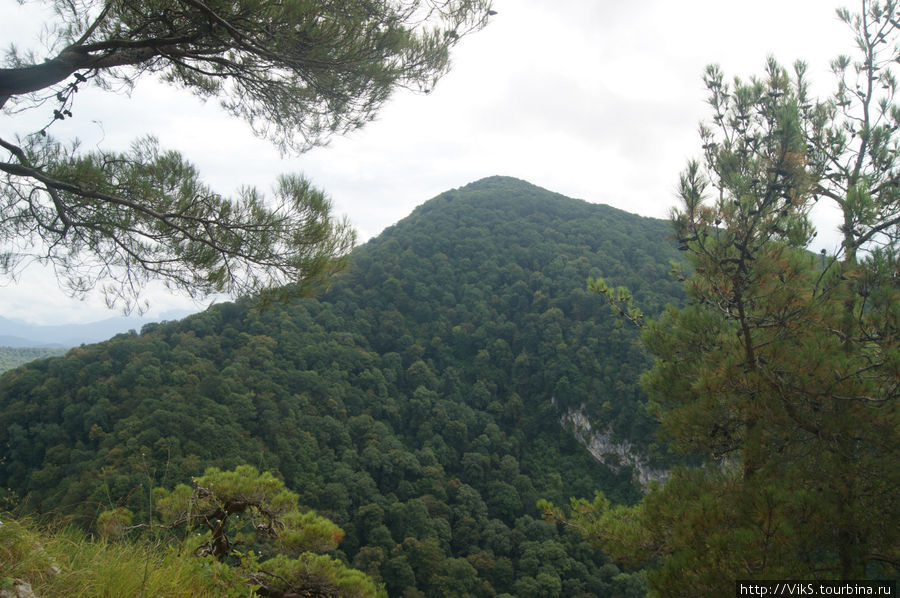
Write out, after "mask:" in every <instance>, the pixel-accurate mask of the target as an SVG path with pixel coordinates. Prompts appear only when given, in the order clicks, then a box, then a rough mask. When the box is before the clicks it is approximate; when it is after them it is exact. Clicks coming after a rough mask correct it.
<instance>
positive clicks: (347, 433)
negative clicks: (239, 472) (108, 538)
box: [0, 177, 680, 598]
mask: <svg viewBox="0 0 900 598" xmlns="http://www.w3.org/2000/svg"><path fill="white" fill-rule="evenodd" d="M668 235H669V228H668V224H667V223H665V222H663V221H659V220H652V219H647V218H640V217H637V216H633V215H630V214H627V213H624V212H622V211H619V210H615V209H613V208H610V207H606V206H601V205H594V204H588V203H586V202H583V201H579V200H574V199H569V198H566V197H563V196H560V195H557V194H554V193H550V192H548V191H546V190H543V189H540V188H538V187H535V186H533V185H530V184H528V183H525V182H522V181H518V180H515V179H510V178H503V177H492V178H488V179H484V180H481V181H478V182H476V183H472V184H470V185H468V186H466V187H462V188H459V189H456V190H452V191H448V192H446V193H443V194H441V195H439V196H438V197H436V198H434V199H432V200H430V201H428V202H426V203H425V204H423V205H422V206H420V207H418V208H417V209H416V210H415V211H414V212H413V213H412V214H411V215H410V216H409V217H407V218H406V219H404V220H402V221H401V222H399V223H398V224H396V225H395V226H393V227H391V228H389V229H387V230H386V231H384V233H383V234H381V235H380V236H379V237H378V238H376V239H374V240H372V241H370V242H369V243H367V244H365V245H363V246H361V247H359V248H357V249H356V250H355V252H354V253H353V256H352V260H351V266H350V268H349V269H348V271H346V272H345V273H343V274H341V275H340V276H339V277H338V278H337V279H336V280H335V282H334V284H333V285H332V287H331V288H330V290H329V291H328V292H326V293H325V294H323V295H322V296H320V297H318V298H312V299H304V300H301V301H298V302H295V303H292V304H290V305H283V304H275V305H271V306H269V307H266V308H259V307H258V306H256V305H255V304H254V303H253V302H251V301H244V302H237V303H226V304H221V305H216V306H213V307H211V308H210V309H209V310H207V311H206V312H204V313H201V314H196V315H194V316H191V317H188V318H186V319H184V320H182V321H178V322H170V323H166V324H161V325H147V326H145V327H144V328H143V329H142V330H141V332H140V333H135V334H123V335H119V336H117V337H114V338H113V339H111V340H109V341H107V342H104V343H100V344H96V345H90V346H83V347H79V348H76V349H72V350H71V351H69V352H68V353H67V354H66V355H65V356H64V357H60V358H51V359H45V360H42V361H37V362H34V363H32V364H30V365H27V366H23V367H19V368H17V369H15V370H12V371H9V372H7V373H6V374H5V375H3V377H2V378H0V451H2V452H0V462H2V463H3V467H2V468H0V487H2V488H6V489H8V490H7V492H8V493H9V495H8V496H7V497H6V500H7V502H8V503H10V504H15V505H16V506H17V508H18V509H21V510H38V511H41V512H43V513H59V514H66V515H73V516H75V517H76V518H78V520H79V521H81V522H82V523H83V524H85V525H88V526H89V525H91V524H92V522H93V521H94V520H95V517H96V514H97V513H98V511H100V510H102V509H107V508H110V507H114V506H119V505H125V506H128V507H129V508H131V509H132V510H133V511H135V513H136V514H137V515H136V519H139V520H144V521H146V520H147V518H148V516H152V515H148V512H152V508H151V506H150V505H149V504H148V503H149V495H148V492H147V489H148V487H154V486H166V487H171V486H173V485H174V484H176V483H179V482H185V481H187V480H188V479H189V478H190V477H191V476H196V475H199V474H201V473H202V472H203V470H204V469H205V468H206V467H208V466H217V467H221V468H233V467H235V466H237V465H240V464H245V463H246V464H250V465H253V466H255V467H257V468H259V469H260V470H267V471H272V472H274V473H276V474H277V475H279V476H280V477H282V478H283V479H284V481H285V483H286V485H287V486H288V487H289V488H291V489H292V490H294V491H296V492H297V493H298V494H299V496H300V502H301V503H302V504H304V505H306V506H308V507H311V508H314V509H317V510H318V511H319V512H320V513H321V514H322V515H325V516H327V517H329V518H331V519H332V520H334V521H335V522H336V523H338V524H339V525H340V526H341V527H342V528H343V530H344V532H345V536H344V540H343V543H342V544H341V546H340V549H339V550H338V552H337V554H338V555H339V556H340V557H341V558H344V559H346V560H347V562H348V563H350V564H351V565H352V566H354V567H356V568H358V569H361V570H363V571H365V572H367V573H369V574H371V575H372V576H373V577H374V578H375V579H376V580H378V581H380V582H383V583H385V584H386V587H387V589H388V591H389V593H390V595H391V596H454V595H458V596H463V595H473V596H496V595H501V594H509V595H515V596H522V597H526V598H527V597H529V596H601V595H611V594H613V593H615V595H620V596H632V595H634V596H636V595H642V587H643V585H642V584H643V581H642V578H641V577H640V575H632V574H630V573H627V572H625V573H623V572H620V571H619V569H618V568H617V567H616V566H615V565H613V564H612V563H609V562H607V561H606V560H605V559H604V557H603V556H602V555H600V554H599V553H597V552H595V551H594V550H593V549H591V548H590V546H589V545H588V544H586V543H585V542H584V541H583V540H582V539H581V537H580V536H578V535H577V534H574V533H570V532H568V531H566V530H563V529H557V527H555V526H554V525H552V524H550V523H547V522H545V521H543V520H541V518H540V513H539V512H538V510H537V509H536V506H535V504H536V501H537V500H538V498H541V497H544V498H549V499H551V500H555V501H564V500H567V498H568V497H569V496H573V495H576V496H591V495H592V494H593V492H594V491H595V490H603V492H604V493H605V494H606V496H608V497H610V498H611V499H613V500H616V501H620V502H625V503H630V502H633V501H634V500H636V499H637V498H638V496H639V494H640V488H639V486H638V485H637V484H636V482H635V481H634V479H633V478H632V472H631V471H630V470H629V469H627V468H620V469H618V470H613V469H609V468H607V467H604V466H602V465H599V464H597V463H596V462H595V461H594V460H593V459H592V458H591V457H590V456H589V455H588V453H587V452H586V451H585V450H584V448H583V447H582V446H581V445H580V444H579V443H578V442H577V441H576V440H575V439H574V436H573V434H572V431H571V430H566V429H565V428H564V427H563V426H562V424H561V423H560V420H561V416H562V415H563V414H564V413H566V412H568V411H571V410H578V411H580V412H583V413H585V414H586V415H587V416H588V417H589V418H590V419H591V420H592V421H593V422H594V424H595V427H597V428H598V429H611V430H612V435H613V437H614V438H617V439H622V440H628V441H629V442H631V443H632V444H633V445H635V446H637V447H639V448H640V449H641V450H643V451H644V452H645V453H646V454H647V455H649V458H650V460H651V462H654V463H656V464H658V465H665V463H666V458H667V457H666V455H665V452H664V450H663V449H662V448H661V447H660V446H658V445H657V444H656V443H655V441H654V437H653V430H654V426H653V424H652V423H651V421H650V420H649V418H648V417H647V416H646V415H645V413H644V411H643V404H644V403H643V396H642V394H641V391H640V390H639V388H638V386H637V377H638V375H639V373H640V372H641V371H642V370H643V369H644V368H645V367H646V366H647V365H648V361H647V358H646V356H645V355H644V354H643V353H642V351H641V349H640V348H639V347H638V345H637V344H636V342H635V340H636V333H635V332H634V331H633V330H631V329H630V328H628V327H625V326H623V325H622V323H621V322H620V321H619V320H618V319H617V318H616V317H615V316H614V315H613V314H612V313H610V310H609V308H608V306H607V305H606V304H605V302H604V300H603V299H602V298H600V297H597V296H596V295H594V294H592V293H590V292H588V291H587V290H586V288H585V280H586V279H587V278H588V277H589V276H595V277H596V276H602V277H604V278H605V279H606V280H607V281H609V282H611V283H615V284H624V285H627V286H628V287H629V288H630V289H631V290H632V291H633V292H634V294H635V296H636V297H637V299H638V301H639V303H640V305H641V306H642V308H643V309H644V311H645V312H648V313H649V312H654V311H658V310H659V309H660V308H661V307H662V306H663V305H664V304H665V303H666V302H677V301H678V300H679V294H680V286H679V283H677V282H676V281H673V280H671V278H670V277H669V273H668V271H669V268H670V266H669V263H670V261H671V260H673V259H677V257H678V253H677V251H675V249H674V247H673V245H672V244H671V242H670V241H669V239H668Z"/></svg>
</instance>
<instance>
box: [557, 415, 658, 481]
mask: <svg viewBox="0 0 900 598" xmlns="http://www.w3.org/2000/svg"><path fill="white" fill-rule="evenodd" d="M560 423H561V424H562V425H563V426H564V427H566V428H568V427H570V426H571V428H572V433H573V434H575V438H576V439H578V441H579V442H580V443H581V444H582V445H583V446H584V447H585V448H586V449H587V450H588V452H589V453H590V454H591V456H593V457H594V459H596V460H597V462H598V463H602V464H603V465H606V466H607V467H609V468H611V469H612V470H614V471H620V470H621V469H622V468H623V467H631V468H632V470H633V471H634V474H635V475H636V477H637V481H638V483H639V484H640V485H641V488H643V489H644V491H646V490H647V488H648V487H649V485H650V482H663V481H665V479H666V478H667V477H668V475H669V472H668V471H666V470H664V469H655V468H653V467H650V466H649V465H647V459H646V458H645V457H644V456H643V455H641V454H640V452H639V451H638V450H637V449H635V448H634V446H632V444H631V443H630V442H627V441H615V440H613V436H612V431H611V430H610V429H609V428H607V429H605V430H595V429H594V427H593V426H592V425H591V422H590V421H589V420H588V418H587V416H586V415H585V414H584V410H583V408H582V409H577V410H569V411H567V412H566V413H564V414H563V415H562V417H561V418H560Z"/></svg>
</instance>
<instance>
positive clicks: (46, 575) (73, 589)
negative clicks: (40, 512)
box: [0, 516, 255, 598]
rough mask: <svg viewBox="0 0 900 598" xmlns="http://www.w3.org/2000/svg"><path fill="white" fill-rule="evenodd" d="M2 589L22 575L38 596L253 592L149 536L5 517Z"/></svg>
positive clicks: (220, 568) (219, 568)
mask: <svg viewBox="0 0 900 598" xmlns="http://www.w3.org/2000/svg"><path fill="white" fill-rule="evenodd" d="M0 521H2V522H3V523H2V524H0V589H10V588H11V587H12V586H13V584H14V583H15V581H16V580H21V581H25V582H27V583H29V584H31V587H32V590H33V591H34V593H35V595H36V596H43V597H46V596H67V597H71V598H95V597H96V598H126V597H135V598H137V597H154V598H157V597H158V598H176V597H179V598H180V597H187V596H194V597H201V596H216V597H220V596H222V597H235V598H237V597H250V596H254V595H255V594H254V593H253V592H252V590H251V589H250V588H249V587H247V586H243V585H241V584H240V582H239V580H238V579H237V577H236V576H233V575H230V570H229V569H228V567H227V566H225V565H220V564H218V563H215V562H212V561H210V560H204V559H199V558H197V557H194V556H193V555H190V554H181V553H179V551H178V550H177V548H176V547H173V546H169V545H165V544H163V543H161V542H159V541H153V540H149V539H146V538H144V539H125V540H106V539H100V538H94V537H89V536H87V535H85V533H84V532H82V531H80V530H78V529H75V528H73V527H71V526H67V525H64V524H53V525H49V526H43V525H38V524H36V523H34V522H32V521H28V520H12V519H7V518H6V517H3V516H0Z"/></svg>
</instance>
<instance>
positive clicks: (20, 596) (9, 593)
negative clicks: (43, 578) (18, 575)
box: [0, 579, 38, 598]
mask: <svg viewBox="0 0 900 598" xmlns="http://www.w3.org/2000/svg"><path fill="white" fill-rule="evenodd" d="M0 598H38V597H37V595H36V594H35V593H34V591H32V589H31V584H30V583H28V582H27V581H22V580H21V579H14V580H13V582H12V588H5V589H0Z"/></svg>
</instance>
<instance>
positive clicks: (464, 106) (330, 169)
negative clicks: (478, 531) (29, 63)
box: [0, 0, 857, 324]
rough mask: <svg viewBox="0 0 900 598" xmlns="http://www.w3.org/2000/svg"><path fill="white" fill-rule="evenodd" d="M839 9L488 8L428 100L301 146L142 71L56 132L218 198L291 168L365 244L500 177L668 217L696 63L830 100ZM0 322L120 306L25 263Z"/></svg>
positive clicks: (687, 131) (775, 0)
mask: <svg viewBox="0 0 900 598" xmlns="http://www.w3.org/2000/svg"><path fill="white" fill-rule="evenodd" d="M844 4H845V3H839V4H838V3H836V4H832V3H831V2H829V1H828V0H755V1H754V2H752V3H751V2H735V1H732V0H685V1H682V2H674V1H672V0H640V1H636V2H628V1H625V0H593V1H592V0H552V1H551V0H494V9H495V10H496V11H497V15H496V16H495V17H493V20H492V21H491V23H490V25H489V26H488V27H487V28H486V29H484V30H483V31H481V32H479V33H477V34H475V35H473V36H471V37H468V38H466V39H464V40H463V41H462V43H461V44H460V45H459V46H458V47H457V49H456V52H455V54H454V58H453V69H452V71H451V72H450V74H448V75H447V76H446V77H445V78H444V79H443V80H442V81H441V82H440V83H439V84H438V85H437V87H436V88H435V90H434V91H433V92H432V93H430V94H429V95H417V94H413V93H409V92H398V93H397V94H396V95H395V97H394V98H393V99H392V100H391V102H390V104H389V105H388V106H386V108H385V109H384V110H383V111H382V113H381V115H380V117H379V119H378V120H377V121H375V122H373V123H371V124H370V125H369V126H367V127H366V128H365V129H364V130H362V131H358V132H356V133H354V134H352V135H350V136H348V137H344V138H337V139H334V140H332V142H331V144H330V145H329V146H327V147H324V148H317V149H315V150H312V151H310V152H308V153H306V154H303V155H301V156H292V157H288V158H281V157H280V156H279V154H278V153H277V151H275V149H274V148H273V147H272V146H271V145H269V144H268V143H267V142H265V141H263V140H259V139H256V138H254V137H253V136H252V135H251V134H250V132H249V130H248V128H247V126H246V125H245V124H244V123H243V122H241V121H237V120H233V119H231V118H230V117H228V116H227V115H225V114H224V113H223V112H222V111H221V110H219V109H218V107H217V106H216V105H215V104H214V103H207V104H205V105H204V104H201V103H200V102H199V101H197V100H195V99H194V98H193V97H192V96H191V95H190V94H186V93H185V92H183V91H180V90H177V89H174V88H170V87H166V86H163V85H161V84H156V83H154V82H152V81H147V82H142V83H139V85H138V87H137V88H136V90H135V91H134V93H133V94H132V96H131V97H130V98H127V97H124V96H116V95H114V94H103V93H100V92H99V91H93V92H92V91H84V92H82V93H79V94H78V97H77V102H76V104H75V106H74V108H73V113H74V115H75V118H74V119H72V120H68V121H64V122H63V123H57V124H56V125H54V129H53V133H54V134H55V135H57V136H59V137H65V136H67V135H76V136H78V137H79V138H80V139H82V141H83V143H84V145H85V147H94V146H97V145H99V146H102V147H105V148H110V149H112V148H124V147H126V146H127V145H128V143H129V142H130V141H131V140H133V139H134V138H136V137H139V136H141V135H144V134H147V133H152V134H155V135H156V136H158V138H159V140H160V143H161V145H162V146H163V147H168V148H173V149H178V150H180V151H181V152H182V153H183V154H184V155H185V156H186V157H187V158H188V159H190V160H191V161H193V162H195V163H196V164H197V165H198V166H199V167H200V171H201V172H202V173H203V175H204V177H205V180H206V181H207V183H209V184H210V185H211V186H213V187H214V188H215V189H216V190H218V191H220V192H222V193H224V194H227V195H231V194H233V192H234V190H235V189H236V188H237V187H239V186H240V185H242V184H250V185H255V186H257V187H259V188H260V189H264V190H268V189H269V187H270V185H271V183H272V182H273V181H274V180H275V177H276V176H277V175H278V174H279V173H283V172H302V173H304V174H305V175H307V176H308V177H309V178H310V179H311V180H312V181H313V182H314V183H315V184H316V185H317V186H318V187H320V188H322V189H325V190H326V191H327V192H328V193H329V194H330V196H331V197H332V199H333V201H334V204H335V208H336V212H337V213H338V214H339V215H346V216H348V217H349V219H350V221H351V222H352V223H353V224H354V225H355V226H356V228H357V230H358V232H359V238H360V241H365V240H367V239H369V238H371V237H372V236H375V235H377V234H378V233H380V232H381V231H382V230H383V229H384V228H385V227H387V226H390V225H391V224H393V223H395V222H397V221H398V220H400V219H402V218H403V217H405V216H406V215H408V214H409V213H410V212H411V211H412V209H413V208H414V207H415V206H417V205H419V204H421V203H423V202H425V201H427V200H428V199H430V198H432V197H434V196H435V195H437V194H439V193H441V192H443V191H446V190H448V189H451V188H454V187H460V186H462V185H465V184H467V183H470V182H472V181H475V180H477V179H480V178H482V177H485V176H491V175H495V174H500V175H508V176H514V177H517V178H521V179H524V180H527V181H530V182H532V183H534V184H536V185H539V186H541V187H545V188H547V189H550V190H551V191H556V192H559V193H562V194H564V195H567V196H570V197H575V198H579V199H584V200H587V201H590V202H594V203H605V204H609V205H612V206H615V207H618V208H621V209H623V210H627V211H629V212H633V213H637V214H641V215H645V216H653V217H658V218H664V217H665V216H666V214H667V211H668V209H669V207H670V206H672V205H673V204H674V202H675V192H674V190H675V186H676V183H677V180H678V174H679V172H680V171H681V170H682V169H683V168H684V165H685V163H686V161H687V160H688V159H689V158H691V157H698V155H699V151H698V150H699V142H698V137H697V125H698V122H699V121H700V120H702V119H704V118H707V117H708V113H707V111H706V106H705V91H704V88H703V85H702V80H701V76H702V73H703V69H704V67H705V66H706V65H707V64H709V63H712V62H717V63H719V64H720V65H721V66H722V67H723V69H724V70H725V72H726V73H727V74H728V76H729V77H731V76H732V75H741V76H744V77H747V76H749V75H752V74H758V73H760V72H761V71H762V66H763V63H764V61H765V59H766V57H767V56H768V55H774V56H775V57H776V58H778V59H779V60H780V61H782V62H783V63H785V64H791V63H793V61H794V60H796V59H803V60H806V61H807V62H808V63H809V66H810V69H809V71H810V75H811V77H812V79H813V80H814V81H815V82H816V83H817V84H819V85H820V87H819V91H820V93H821V94H822V95H824V94H825V93H827V92H828V91H829V90H830V88H831V84H832V81H831V77H830V73H829V68H828V63H829V60H830V59H831V58H833V57H834V55H836V54H838V53H852V38H851V36H850V33H849V31H848V30H847V29H846V28H845V27H844V26H843V25H842V24H841V23H840V22H839V21H838V20H837V18H836V16H835V13H834V9H835V8H836V7H837V6H841V5H844ZM849 8H851V9H857V3H855V2H854V3H852V4H851V5H850V6H849ZM33 10H34V9H33V7H30V6H29V5H26V6H25V7H20V6H19V4H18V3H17V2H15V1H14V0H0V14H2V15H3V17H2V22H0V46H2V47H7V46H8V45H9V43H10V42H11V41H16V40H17V41H18V42H19V43H23V42H27V40H29V39H37V38H38V37H39V33H40V30H41V29H42V27H44V26H45V25H46V23H45V22H42V19H36V18H34V17H33V16H30V15H33V12H29V11H33ZM29 43H30V42H29ZM51 110H52V108H51ZM21 122H22V119H21V117H16V118H13V117H11V116H9V115H5V114H0V137H13V136H14V135H15V134H16V133H20V134H21V133H24V132H27V131H23V128H22V126H21ZM834 226H835V224H834V222H832V221H830V220H829V219H828V218H827V217H826V216H823V217H821V218H820V221H819V227H820V229H821V232H820V235H819V239H820V245H821V247H820V246H818V245H817V246H816V247H814V248H813V249H814V250H816V251H817V250H818V249H820V248H822V247H825V248H827V249H829V250H831V249H834V246H835V245H836V243H837V241H836V240H835V239H836V236H835V235H833V234H829V231H830V230H831V229H833V228H834ZM149 298H150V301H151V311H150V312H149V315H151V316H157V315H158V314H160V313H163V312H165V311H166V310H170V309H179V308H189V309H200V308H201V307H202V306H196V305H194V304H193V303H192V302H191V301H189V300H187V299H185V298H182V297H178V296H172V295H168V294H166V293H165V292H153V293H151V295H150V297H149ZM0 315H3V316H5V317H15V318H19V319H23V320H27V321H30V322H33V323H42V324H48V323H76V322H90V321H94V320H99V319H103V318H107V317H112V316H116V315H119V314H118V312H116V311H109V310H107V309H106V308H105V306H104V304H103V300H102V298H101V297H99V296H97V297H89V298H87V299H86V300H83V301H79V300H76V299H71V298H68V297H66V296H65V294H64V293H63V292H62V291H60V290H59V288H58V286H57V284H56V282H55V278H54V277H53V273H52V272H50V271H47V270H45V269H43V268H41V267H40V266H39V265H35V266H33V267H31V268H30V269H29V270H28V272H26V274H25V276H23V278H22V280H21V281H19V282H18V283H13V284H5V283H4V285H3V286H0Z"/></svg>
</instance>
